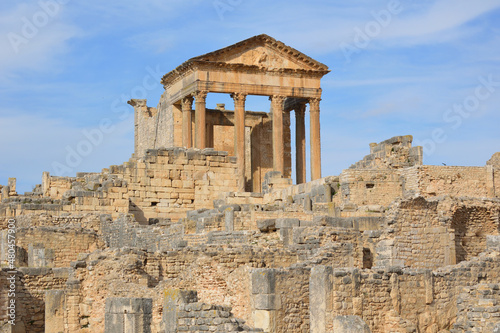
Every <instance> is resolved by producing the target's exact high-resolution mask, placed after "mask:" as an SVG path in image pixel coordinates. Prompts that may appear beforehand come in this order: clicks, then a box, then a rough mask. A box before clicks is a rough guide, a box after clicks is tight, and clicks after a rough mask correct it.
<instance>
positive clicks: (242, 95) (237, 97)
mask: <svg viewBox="0 0 500 333" xmlns="http://www.w3.org/2000/svg"><path fill="white" fill-rule="evenodd" d="M247 95H248V94H245V93H242V92H235V93H231V94H230V95H229V96H231V98H232V99H234V101H235V102H236V101H243V102H244V101H245V100H246V99H247Z"/></svg>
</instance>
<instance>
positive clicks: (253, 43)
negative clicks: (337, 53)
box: [190, 35, 328, 72]
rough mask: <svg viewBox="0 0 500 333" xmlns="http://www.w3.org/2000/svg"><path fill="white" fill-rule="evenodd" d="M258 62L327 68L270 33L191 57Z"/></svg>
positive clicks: (273, 67) (275, 67) (264, 65)
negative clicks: (270, 35)
mask: <svg viewBox="0 0 500 333" xmlns="http://www.w3.org/2000/svg"><path fill="white" fill-rule="evenodd" d="M190 61H204V62H214V63H227V64H241V65H247V66H257V67H260V68H265V69H268V70H271V71H272V70H280V69H292V70H307V71H322V72H325V71H326V72H328V67H327V66H325V65H324V64H322V63H320V62H318V61H316V60H314V59H312V58H310V57H308V56H306V55H305V54H303V53H301V52H299V51H297V50H295V49H293V48H291V47H289V46H287V45H285V44H283V43H282V42H280V41H277V40H276V39H274V38H272V37H269V36H267V35H258V36H255V37H252V38H249V39H247V40H244V41H242V42H239V43H237V44H234V45H231V46H228V47H225V48H223V49H220V50H217V51H214V52H210V53H207V54H204V55H202V56H199V57H195V58H192V59H190Z"/></svg>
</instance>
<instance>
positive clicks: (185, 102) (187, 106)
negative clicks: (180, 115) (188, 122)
mask: <svg viewBox="0 0 500 333" xmlns="http://www.w3.org/2000/svg"><path fill="white" fill-rule="evenodd" d="M193 100H194V98H193V96H191V95H188V96H184V97H183V98H182V99H181V105H182V111H191V109H192V108H193Z"/></svg>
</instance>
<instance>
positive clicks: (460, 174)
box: [402, 165, 490, 198]
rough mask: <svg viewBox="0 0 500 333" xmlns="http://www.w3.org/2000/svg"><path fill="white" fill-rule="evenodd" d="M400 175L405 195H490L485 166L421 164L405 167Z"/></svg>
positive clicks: (479, 196) (483, 196)
mask: <svg viewBox="0 0 500 333" xmlns="http://www.w3.org/2000/svg"><path fill="white" fill-rule="evenodd" d="M402 175H403V177H404V181H405V195H406V194H409V195H411V194H413V195H421V196H424V197H432V196H439V195H452V196H457V197H476V198H487V197H490V196H489V194H488V190H487V188H488V184H487V168H486V167H461V166H437V165H422V166H416V167H413V168H409V169H405V170H404V171H403V174H402ZM406 184H408V185H406ZM410 184H411V185H410ZM410 191H413V192H410Z"/></svg>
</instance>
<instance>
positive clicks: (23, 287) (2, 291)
mask: <svg viewBox="0 0 500 333" xmlns="http://www.w3.org/2000/svg"><path fill="white" fill-rule="evenodd" d="M70 271H71V269H70V268H27V267H22V268H18V269H17V270H16V273H15V274H12V273H10V272H9V270H7V269H5V268H4V269H1V270H0V300H2V306H0V328H1V327H2V326H1V325H2V324H3V323H4V321H6V320H7V319H8V318H7V306H4V305H6V304H7V301H9V300H10V299H15V305H16V311H15V314H16V319H15V324H16V325H15V329H16V330H18V332H24V331H26V332H33V333H43V332H44V331H45V330H44V327H45V290H49V289H63V288H64V287H65V284H66V280H67V279H68V276H69V274H70ZM12 275H15V281H16V282H15V285H16V288H15V289H16V291H15V298H9V297H8V291H9V286H8V280H7V278H8V277H11V276H12ZM6 325H10V324H6ZM13 327H14V326H13Z"/></svg>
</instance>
